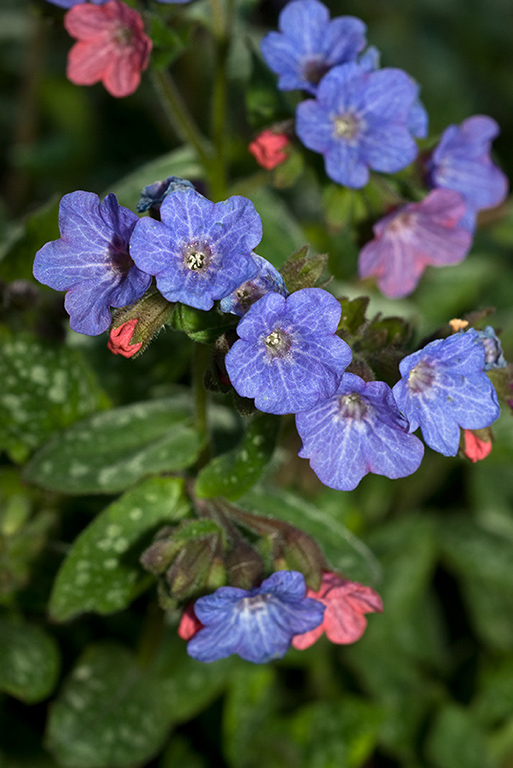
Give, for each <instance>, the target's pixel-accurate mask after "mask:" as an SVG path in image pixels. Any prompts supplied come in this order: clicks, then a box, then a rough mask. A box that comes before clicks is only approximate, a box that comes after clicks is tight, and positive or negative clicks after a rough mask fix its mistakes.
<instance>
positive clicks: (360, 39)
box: [260, 0, 367, 94]
mask: <svg viewBox="0 0 513 768" xmlns="http://www.w3.org/2000/svg"><path fill="white" fill-rule="evenodd" d="M278 25H279V28H280V30H281V31H280V32H269V34H267V35H266V36H265V37H264V38H263V40H262V42H261V44H260V47H261V50H262V54H263V56H264V59H265V60H266V62H267V64H268V66H269V67H270V68H271V69H272V70H273V72H276V74H277V75H279V76H280V77H279V80H278V87H279V88H281V89H282V90H283V91H292V90H294V89H296V88H301V89H303V90H305V91H308V92H309V93H312V94H315V92H316V90H317V85H318V83H319V81H320V80H321V79H322V78H323V77H324V75H325V74H326V72H328V71H329V70H330V69H331V68H332V67H334V66H336V65H337V64H344V63H346V62H348V61H354V60H355V59H356V56H357V55H358V53H359V52H360V51H361V50H362V49H363V48H364V46H365V33H366V29H367V28H366V26H365V24H364V23H363V21H361V20H360V19H357V18H355V17H354V16H340V17H339V18H336V19H333V20H332V21H330V14H329V10H328V9H327V8H326V6H325V5H324V4H323V3H321V2H319V0H293V2H291V3H287V5H286V6H285V8H284V9H283V10H282V12H281V13H280V17H279V22H278Z"/></svg>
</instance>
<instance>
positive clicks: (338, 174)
mask: <svg viewBox="0 0 513 768" xmlns="http://www.w3.org/2000/svg"><path fill="white" fill-rule="evenodd" d="M417 90H418V89H417V85H416V83H415V82H414V81H413V80H412V79H411V78H410V77H409V76H408V75H407V74H406V73H405V72H403V71H402V70H400V69H378V70H376V71H373V72H369V71H366V69H365V68H364V67H361V66H360V65H358V64H354V63H349V64H343V65H342V66H340V67H334V68H333V69H332V70H330V72H328V74H327V75H326V76H325V77H324V78H323V79H322V80H321V82H320V83H319V88H318V90H317V98H316V99H307V100H306V101H303V102H301V104H299V106H298V107H297V119H296V133H297V135H298V136H299V138H300V140H301V141H302V142H303V144H304V145H305V146H307V147H308V148H309V149H313V150H314V151H315V152H320V153H321V154H322V155H324V163H325V167H326V173H327V174H328V176H329V177H330V179H332V180H333V181H336V182H338V183H339V184H344V185H345V186H347V187H352V188H354V189H359V188H361V187H364V186H365V185H366V184H367V182H368V181H369V169H373V170H376V171H382V172H384V173H395V172H396V171H400V170H401V169H402V168H405V167H406V166H407V165H409V164H410V163H411V162H412V161H413V160H414V159H415V157H416V155H417V145H416V143H415V141H414V140H413V138H412V136H411V134H410V130H409V127H408V119H409V115H410V110H411V107H412V105H413V103H414V102H415V100H416V98H417Z"/></svg>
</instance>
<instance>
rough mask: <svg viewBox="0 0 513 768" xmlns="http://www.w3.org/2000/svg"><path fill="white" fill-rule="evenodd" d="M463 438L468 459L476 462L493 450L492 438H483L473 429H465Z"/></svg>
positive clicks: (464, 450)
mask: <svg viewBox="0 0 513 768" xmlns="http://www.w3.org/2000/svg"><path fill="white" fill-rule="evenodd" d="M479 431H481V430H479ZM483 431H484V430H483ZM463 439H464V442H465V447H464V449H463V453H464V454H465V456H466V457H467V458H468V459H470V461H472V462H474V464H475V462H476V461H481V460H482V459H486V457H487V456H488V455H489V454H490V453H491V451H492V441H491V439H490V440H483V439H482V438H481V437H479V436H478V435H477V434H476V432H475V431H474V430H472V429H464V430H463Z"/></svg>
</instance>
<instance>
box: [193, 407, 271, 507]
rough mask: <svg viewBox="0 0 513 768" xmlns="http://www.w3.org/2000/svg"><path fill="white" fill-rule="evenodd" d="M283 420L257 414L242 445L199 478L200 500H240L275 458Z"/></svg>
mask: <svg viewBox="0 0 513 768" xmlns="http://www.w3.org/2000/svg"><path fill="white" fill-rule="evenodd" d="M279 428H280V420H279V419H277V418H276V417H275V416H272V415H269V414H267V413H258V414H256V415H255V416H254V417H253V419H252V420H251V422H250V424H249V426H248V428H247V430H246V433H245V435H244V438H243V440H242V442H241V443H240V444H239V445H238V446H237V447H236V448H234V450H233V451H228V453H223V454H222V455H221V456H216V458H215V459H213V460H212V461H211V462H210V464H207V466H206V467H204V468H203V469H202V470H201V472H200V473H199V475H198V479H197V481H196V485H195V493H196V494H197V495H198V496H199V497H201V498H211V497H213V496H224V497H225V498H227V499H232V500H234V499H238V498H239V496H242V494H243V493H246V491H248V490H249V489H250V488H251V487H252V486H253V485H254V484H255V483H256V481H257V480H258V479H259V477H260V476H261V474H262V472H263V471H264V469H265V467H266V466H267V464H268V463H269V461H270V459H271V456H272V455H273V451H274V447H275V445H276V439H277V437H278V431H279Z"/></svg>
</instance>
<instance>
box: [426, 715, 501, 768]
mask: <svg viewBox="0 0 513 768" xmlns="http://www.w3.org/2000/svg"><path fill="white" fill-rule="evenodd" d="M426 754H427V756H428V758H429V760H430V762H431V763H432V764H433V768H461V767H462V766H465V768H491V765H492V763H491V760H490V755H489V753H488V749H487V746H486V740H485V734H484V733H483V731H482V730H481V729H480V728H479V726H478V724H477V722H476V720H475V718H474V717H473V715H472V713H471V712H469V710H468V709H464V708H463V707H460V706H457V705H455V704H450V705H447V706H446V707H444V708H443V709H441V710H440V711H439V712H438V713H437V714H436V719H435V722H434V723H433V725H432V727H431V730H430V732H429V734H428V738H427V744H426Z"/></svg>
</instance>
